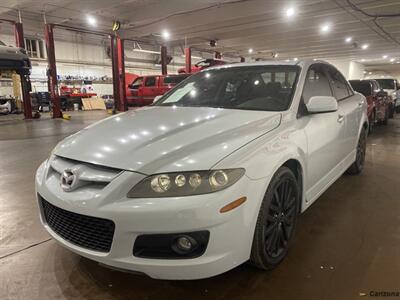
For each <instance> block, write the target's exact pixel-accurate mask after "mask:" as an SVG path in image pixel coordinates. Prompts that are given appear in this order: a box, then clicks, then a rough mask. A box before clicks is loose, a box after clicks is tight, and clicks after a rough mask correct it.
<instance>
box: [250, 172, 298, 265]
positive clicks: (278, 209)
mask: <svg viewBox="0 0 400 300" xmlns="http://www.w3.org/2000/svg"><path fill="white" fill-rule="evenodd" d="M299 203H300V192H299V186H298V183H297V180H296V177H295V176H294V174H293V172H292V171H291V170H290V169H289V168H287V167H281V168H280V169H279V170H278V171H277V172H276V174H275V175H274V177H273V178H272V180H271V182H270V184H269V186H268V189H267V192H266V193H265V196H264V199H263V202H262V204H261V208H260V212H259V215H258V219H257V224H256V228H255V232H254V238H253V245H252V249H251V256H250V261H251V263H252V264H253V265H255V266H256V267H258V268H261V269H264V270H270V269H273V268H274V267H276V266H277V265H278V264H279V263H280V262H281V261H282V260H283V259H284V258H285V256H286V254H287V252H288V248H289V243H290V240H291V238H292V236H293V233H294V228H295V225H296V219H297V214H298V211H299V205H300V204H299Z"/></svg>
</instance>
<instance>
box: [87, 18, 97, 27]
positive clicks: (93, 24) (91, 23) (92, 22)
mask: <svg viewBox="0 0 400 300" xmlns="http://www.w3.org/2000/svg"><path fill="white" fill-rule="evenodd" d="M86 20H87V22H88V23H89V25H91V26H96V24H97V21H96V19H95V18H94V17H92V16H90V15H88V16H87V17H86Z"/></svg>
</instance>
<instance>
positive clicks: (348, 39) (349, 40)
mask: <svg viewBox="0 0 400 300" xmlns="http://www.w3.org/2000/svg"><path fill="white" fill-rule="evenodd" d="M352 40H353V38H352V37H351V36H348V37H347V38H346V39H345V40H344V41H345V42H346V43H350V42H351V41H352Z"/></svg>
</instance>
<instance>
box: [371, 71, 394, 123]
mask: <svg viewBox="0 0 400 300" xmlns="http://www.w3.org/2000/svg"><path fill="white" fill-rule="evenodd" d="M375 80H376V81H377V82H378V83H379V85H380V86H381V88H382V89H383V90H384V91H385V92H387V93H388V94H389V97H390V99H391V103H390V111H389V118H393V114H394V112H395V111H396V112H398V113H400V84H399V82H398V81H397V79H395V78H378V79H375Z"/></svg>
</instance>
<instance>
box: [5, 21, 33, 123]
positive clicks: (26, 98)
mask: <svg viewBox="0 0 400 300" xmlns="http://www.w3.org/2000/svg"><path fill="white" fill-rule="evenodd" d="M0 21H3V22H7V23H10V24H12V25H13V26H14V35H15V44H16V46H17V47H20V48H24V49H25V41H24V29H23V25H22V21H21V16H20V18H19V21H18V22H15V21H12V20H8V19H0ZM17 73H18V74H19V75H20V78H21V90H22V101H23V105H24V116H25V119H32V104H31V96H30V94H29V92H30V86H31V85H30V79H29V74H23V73H22V72H19V71H18V72H17Z"/></svg>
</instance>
